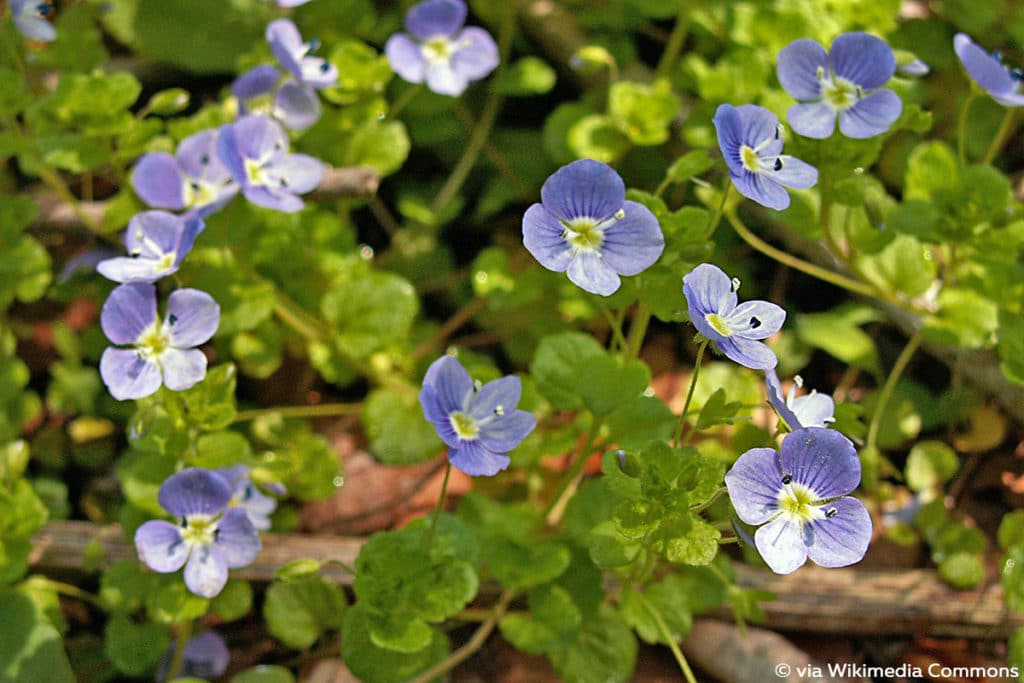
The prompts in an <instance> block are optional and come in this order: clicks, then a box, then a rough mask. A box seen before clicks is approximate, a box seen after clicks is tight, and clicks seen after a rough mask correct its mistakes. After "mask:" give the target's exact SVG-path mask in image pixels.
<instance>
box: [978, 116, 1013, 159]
mask: <svg viewBox="0 0 1024 683" xmlns="http://www.w3.org/2000/svg"><path fill="white" fill-rule="evenodd" d="M1016 121H1017V108H1016V107H1007V108H1006V114H1004V115H1003V122H1002V123H1001V124H1000V125H999V130H998V131H996V134H995V137H993V138H992V142H991V143H990V144H989V146H988V150H986V151H985V156H984V157H982V159H981V163H982V164H991V163H992V160H993V159H995V158H996V155H997V154H999V150H1001V149H1002V148H1003V145H1004V144H1006V140H1007V138H1009V137H1010V133H1011V132H1012V131H1013V126H1014V124H1015V123H1016Z"/></svg>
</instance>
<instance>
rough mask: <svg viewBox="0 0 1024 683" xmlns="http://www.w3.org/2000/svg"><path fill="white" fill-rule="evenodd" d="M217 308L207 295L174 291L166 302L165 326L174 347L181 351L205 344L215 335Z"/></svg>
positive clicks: (197, 291) (196, 291) (183, 290)
mask: <svg viewBox="0 0 1024 683" xmlns="http://www.w3.org/2000/svg"><path fill="white" fill-rule="evenodd" d="M219 323H220V306H218V305H217V302H216V301H214V300H213V297H211V296H210V295H209V294H207V293H206V292H202V291H200V290H198V289H188V288H185V289H176V290H174V291H173V292H171V295H170V296H169V297H168V298H167V317H166V319H165V322H164V324H165V326H166V327H167V328H168V330H169V332H170V340H171V344H172V345H173V346H176V347H178V348H180V349H185V348H191V347H193V346H199V345H200V344H205V343H206V342H207V341H209V340H210V338H211V337H212V336H213V335H214V333H215V332H216V331H217V325H218V324H219Z"/></svg>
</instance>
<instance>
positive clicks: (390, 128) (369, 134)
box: [343, 119, 411, 176]
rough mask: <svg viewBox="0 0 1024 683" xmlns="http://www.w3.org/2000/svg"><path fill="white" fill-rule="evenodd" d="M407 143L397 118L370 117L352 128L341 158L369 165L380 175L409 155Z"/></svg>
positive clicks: (407, 134) (361, 164)
mask: <svg viewBox="0 0 1024 683" xmlns="http://www.w3.org/2000/svg"><path fill="white" fill-rule="evenodd" d="M410 148H411V143H410V141H409V133H408V132H406V130H405V124H403V123H402V122H401V121H385V122H383V123H382V122H380V121H378V120H376V119H374V120H372V121H370V122H369V123H367V124H366V125H364V126H362V127H361V128H360V129H359V130H357V131H355V134H354V135H353V136H352V138H351V141H350V143H349V146H348V148H347V149H346V150H345V154H344V156H343V161H344V163H345V164H346V165H349V166H371V167H373V168H375V169H377V172H378V173H380V174H381V175H382V176H387V175H391V174H392V173H394V172H395V171H397V170H398V169H400V168H401V167H402V164H404V163H405V160H406V159H407V158H408V156H409V149H410Z"/></svg>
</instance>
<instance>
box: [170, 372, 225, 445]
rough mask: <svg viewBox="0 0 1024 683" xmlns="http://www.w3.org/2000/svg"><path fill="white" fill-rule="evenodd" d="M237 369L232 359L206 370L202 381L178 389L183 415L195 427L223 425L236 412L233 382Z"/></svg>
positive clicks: (207, 427)
mask: <svg viewBox="0 0 1024 683" xmlns="http://www.w3.org/2000/svg"><path fill="white" fill-rule="evenodd" d="M237 379H238V372H237V371H236V370H235V366H234V365H233V364H232V363H222V364H220V365H217V366H215V367H213V368H211V369H210V370H208V371H207V372H206V377H205V379H203V381H202V382H200V383H199V384H197V385H195V386H194V387H192V388H191V389H187V390H185V391H183V392H180V394H179V396H180V397H181V400H182V403H183V404H184V406H185V418H186V420H187V421H188V422H189V424H191V425H192V426H194V427H198V428H200V429H204V430H216V429H224V428H225V427H227V426H228V425H230V424H231V423H232V422H233V421H234V419H235V414H236V413H237V408H236V407H235V382H236V381H237Z"/></svg>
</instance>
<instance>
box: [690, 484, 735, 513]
mask: <svg viewBox="0 0 1024 683" xmlns="http://www.w3.org/2000/svg"><path fill="white" fill-rule="evenodd" d="M728 490H729V489H727V488H726V487H724V486H719V487H718V488H717V489H715V492H714V493H712V494H711V497H710V498H708V499H707V500H705V501H704V502H703V503H697V504H696V505H691V506H690V512H692V513H693V514H695V515H696V514H699V513H701V512H704V511H705V510H707V509H708V508H709V507H711V505H712V504H713V503H714V502H715V501H716V500H718V498H719V497H720V496H721V495H722V494H723V493H725V492H726V491H728Z"/></svg>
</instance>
